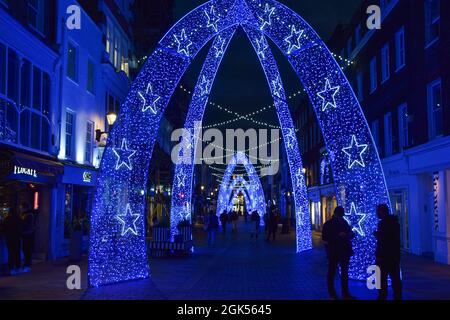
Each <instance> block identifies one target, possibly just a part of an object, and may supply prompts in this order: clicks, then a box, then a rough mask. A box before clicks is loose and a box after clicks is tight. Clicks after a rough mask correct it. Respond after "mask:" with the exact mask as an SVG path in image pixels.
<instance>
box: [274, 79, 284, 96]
mask: <svg viewBox="0 0 450 320" xmlns="http://www.w3.org/2000/svg"><path fill="white" fill-rule="evenodd" d="M272 85H273V94H274V95H275V96H276V97H278V98H280V99H281V91H282V90H283V85H282V83H281V79H280V76H277V78H276V79H275V80H272Z"/></svg>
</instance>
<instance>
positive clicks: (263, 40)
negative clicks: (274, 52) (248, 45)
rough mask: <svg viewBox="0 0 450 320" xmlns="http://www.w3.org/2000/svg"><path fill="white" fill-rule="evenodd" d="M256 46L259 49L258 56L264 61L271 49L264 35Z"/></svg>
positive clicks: (257, 40) (257, 41)
mask: <svg viewBox="0 0 450 320" xmlns="http://www.w3.org/2000/svg"><path fill="white" fill-rule="evenodd" d="M256 46H257V47H258V49H257V50H256V51H257V54H258V56H260V57H261V58H262V59H266V50H267V48H268V47H269V45H268V43H267V40H266V38H265V37H264V35H262V36H261V39H256Z"/></svg>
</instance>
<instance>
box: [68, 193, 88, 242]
mask: <svg viewBox="0 0 450 320" xmlns="http://www.w3.org/2000/svg"><path fill="white" fill-rule="evenodd" d="M92 196H93V192H92V188H89V187H82V186H75V185H66V195H65V202H64V238H65V239H68V238H70V236H71V235H72V232H74V231H82V232H83V235H88V233H89V219H90V216H91V211H92Z"/></svg>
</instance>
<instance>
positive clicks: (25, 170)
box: [14, 166, 37, 178]
mask: <svg viewBox="0 0 450 320" xmlns="http://www.w3.org/2000/svg"><path fill="white" fill-rule="evenodd" d="M14 174H15V175H19V174H23V175H27V176H30V177H33V178H37V171H36V170H35V169H30V168H25V167H18V166H14Z"/></svg>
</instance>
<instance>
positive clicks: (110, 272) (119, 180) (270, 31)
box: [88, 0, 389, 286]
mask: <svg viewBox="0 0 450 320" xmlns="http://www.w3.org/2000/svg"><path fill="white" fill-rule="evenodd" d="M238 25H242V26H244V27H245V28H246V29H247V30H259V31H258V32H262V33H263V34H264V35H265V36H266V37H268V38H270V39H271V40H272V41H273V43H274V44H275V45H276V46H277V47H278V48H279V49H280V50H281V51H282V53H283V54H284V56H285V57H286V58H287V59H288V61H289V62H290V64H291V65H292V67H293V68H294V70H295V71H296V72H297V74H298V76H299V78H300V80H301V81H302V83H303V86H304V87H305V89H306V91H307V93H308V95H309V98H310V100H311V103H312V105H313V107H314V110H315V112H316V115H317V119H318V122H319V124H320V127H321V129H322V132H323V136H324V140H325V143H326V146H327V148H328V151H329V153H330V162H331V165H332V168H333V176H334V183H335V186H336V195H337V199H338V203H339V204H341V205H343V206H344V207H345V209H346V212H348V216H347V217H346V218H347V219H348V220H349V221H350V223H351V224H352V228H353V229H354V230H356V231H358V232H357V237H356V238H355V240H354V242H353V244H354V251H355V255H354V257H353V258H352V261H351V267H350V276H351V277H353V278H358V279H365V278H366V268H367V266H369V265H371V264H373V263H374V248H375V239H374V236H373V232H374V231H375V229H376V224H377V218H376V214H375V206H376V205H377V204H378V203H389V197H388V192H387V188H386V183H385V179H384V174H383V170H382V167H381V163H380V159H379V156H378V153H377V149H376V146H375V144H374V141H373V138H372V136H371V134H370V130H369V127H368V125H367V121H366V119H365V117H364V114H363V112H362V110H361V107H360V105H359V103H358V100H357V99H356V97H355V94H354V92H353V90H352V88H351V86H350V84H349V83H348V81H347V79H346V78H345V75H344V74H343V72H342V70H341V69H340V67H339V65H338V64H337V63H336V61H335V60H334V58H333V56H332V55H331V53H330V52H329V50H328V49H327V47H326V46H325V44H324V43H323V42H322V40H320V38H319V37H318V35H317V34H316V33H315V31H314V30H313V29H312V28H311V27H310V26H309V25H308V24H307V23H306V22H305V21H304V20H303V19H302V18H301V17H300V16H299V15H297V14H296V13H295V12H293V11H292V10H290V9H289V8H287V7H286V6H284V5H282V4H280V3H278V2H277V1H275V0H263V1H256V0H213V1H208V2H206V3H205V4H203V5H202V6H200V7H198V8H197V9H195V10H193V11H192V12H190V13H189V14H188V15H186V16H185V17H184V18H183V19H181V20H180V21H179V22H178V23H177V24H176V25H175V26H174V27H173V28H172V29H171V30H170V31H169V32H168V33H167V34H166V36H165V37H164V38H163V39H162V40H161V42H160V43H159V45H158V47H157V49H156V51H155V52H154V53H153V54H152V55H151V56H150V57H149V58H148V60H147V62H146V64H145V66H144V67H143V69H142V70H141V72H140V74H139V75H138V77H137V78H136V80H135V82H134V83H133V85H132V88H131V91H130V93H129V94H128V96H127V99H126V101H125V102H124V104H123V105H122V107H121V112H120V115H119V119H118V121H117V124H116V126H115V127H114V129H113V131H112V133H111V134H110V137H109V140H108V144H107V147H106V149H105V152H104V156H103V160H102V164H101V168H100V172H99V178H98V179H99V180H98V186H97V190H96V196H95V201H94V206H93V212H92V215H91V235H90V242H89V268H88V269H89V283H90V284H91V285H93V286H99V285H103V284H108V283H114V282H119V281H125V280H131V279H139V278H146V277H148V276H149V266H148V259H147V255H146V246H145V222H144V209H145V187H146V184H147V177H148V168H149V164H150V160H151V155H152V151H153V147H154V144H155V140H156V136H157V132H158V128H159V124H160V121H161V117H162V115H163V113H164V111H165V109H166V107H167V104H168V102H169V100H170V97H171V96H172V94H173V92H174V90H175V89H176V87H177V84H178V82H179V80H180V79H181V77H182V76H183V74H184V73H185V71H186V69H187V67H188V66H189V65H190V63H191V62H192V59H193V58H194V57H195V56H196V55H197V53H198V52H199V50H200V49H201V48H203V47H204V46H205V45H206V44H207V43H208V42H209V41H210V40H211V39H213V38H214V37H216V36H217V35H219V34H220V33H221V32H223V31H224V30H226V29H229V28H232V27H235V26H238ZM263 47H265V45H263ZM267 76H268V77H271V75H270V74H269V75H267ZM280 80H281V79H276V78H270V79H269V83H271V84H272V85H273V88H272V89H275V90H273V91H275V93H277V94H275V95H274V99H275V101H276V103H275V104H276V106H277V108H278V106H279V105H280V104H282V103H284V102H285V101H284V100H285V99H284V97H283V95H281V94H278V93H280V92H281V91H282V90H278V89H276V88H280ZM285 143H286V142H285ZM291 169H292V168H291ZM292 172H294V174H295V171H292ZM299 178H300V175H299ZM293 187H294V193H295V192H296V191H297V190H301V189H299V188H295V185H294V186H293ZM296 210H297V209H296ZM306 221H309V217H305V219H304V220H302V222H306ZM302 227H303V229H304V230H308V229H309V228H310V226H309V225H308V224H304V225H303V226H302ZM309 231H310V230H309ZM305 233H308V232H305Z"/></svg>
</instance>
